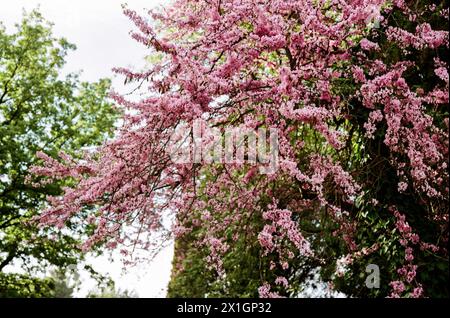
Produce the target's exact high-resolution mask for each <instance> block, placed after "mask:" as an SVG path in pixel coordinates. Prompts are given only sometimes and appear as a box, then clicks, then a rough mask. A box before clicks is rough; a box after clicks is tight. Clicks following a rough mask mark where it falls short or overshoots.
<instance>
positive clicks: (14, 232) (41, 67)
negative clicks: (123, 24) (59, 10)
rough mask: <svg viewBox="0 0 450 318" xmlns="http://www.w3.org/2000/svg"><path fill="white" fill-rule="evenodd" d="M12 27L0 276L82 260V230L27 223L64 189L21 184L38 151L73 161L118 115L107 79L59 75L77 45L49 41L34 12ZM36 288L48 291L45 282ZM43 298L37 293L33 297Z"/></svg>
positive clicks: (0, 110) (2, 105) (1, 174)
mask: <svg viewBox="0 0 450 318" xmlns="http://www.w3.org/2000/svg"><path fill="white" fill-rule="evenodd" d="M16 28H17V30H16V32H15V33H13V34H8V33H7V32H6V30H5V28H4V27H3V26H2V25H1V24H0V149H1V151H0V271H1V270H2V269H3V268H4V267H5V266H6V265H8V264H12V263H16V264H20V265H21V267H22V269H23V270H24V271H25V272H26V273H27V274H28V275H33V274H35V273H38V272H44V271H45V270H46V268H47V266H48V265H55V266H56V267H64V266H67V265H69V264H75V263H77V262H78V261H79V260H81V259H82V255H81V253H80V250H79V248H78V245H79V239H80V237H81V236H82V235H83V231H84V230H82V229H81V228H79V227H77V225H76V224H70V226H69V230H68V231H65V232H64V233H63V232H61V231H59V230H57V229H41V228H38V227H37V226H36V225H35V224H33V223H30V222H29V221H30V220H31V219H32V218H33V217H34V216H36V215H38V214H39V212H40V211H41V210H42V208H44V202H45V198H46V197H47V196H48V195H57V194H59V193H60V191H61V186H64V184H62V183H52V184H48V185H46V186H45V187H42V188H36V187H33V185H32V184H31V183H30V182H27V180H26V179H27V176H28V173H29V168H30V166H32V165H35V164H37V163H38V161H37V159H36V152H38V151H43V152H45V153H47V154H50V155H52V156H57V154H58V153H59V152H60V151H63V152H65V153H68V154H71V155H74V156H77V152H76V151H77V150H80V149H83V148H87V147H92V146H95V145H99V144H100V143H101V142H102V141H104V140H105V138H107V137H108V136H110V135H111V134H112V131H113V124H114V122H115V120H116V118H117V112H116V111H115V110H114V108H113V106H112V104H111V103H110V102H109V101H108V100H107V98H106V97H107V93H108V90H109V87H110V81H109V80H108V79H101V80H99V81H98V82H95V83H88V82H81V81H80V80H79V78H78V76H77V75H75V74H69V75H66V76H63V75H62V72H61V71H62V68H63V66H64V64H65V57H66V55H67V53H68V52H69V51H70V50H73V49H75V46H74V45H73V44H70V43H69V42H68V41H67V40H65V39H64V38H61V39H57V38H54V37H53V35H52V31H51V24H50V23H48V22H47V21H45V20H44V18H43V17H42V16H41V15H40V13H39V12H37V11H33V12H31V13H29V14H25V15H24V17H23V20H22V22H21V23H20V24H17V25H16ZM11 277H14V279H9V278H8V279H9V280H8V286H9V287H8V288H12V287H11V286H13V285H14V282H17V283H18V285H17V288H22V287H23V286H25V285H26V284H28V283H30V284H32V285H30V288H31V286H35V285H36V284H38V283H39V282H41V281H40V280H37V279H34V278H31V277H30V278H26V277H27V276H24V275H22V276H11ZM3 282H6V280H4V279H3V280H2V283H1V284H0V288H3V289H4V286H6V285H4V284H3ZM42 283H43V285H42V286H43V287H42V288H43V289H42V290H43V291H46V290H47V289H46V288H47V287H48V284H47V281H46V280H44V281H42ZM20 286H22V287H20ZM11 290H15V289H11ZM30 290H35V291H36V290H38V289H36V288H34V289H33V288H32V289H29V290H28V291H29V294H27V293H24V294H23V295H24V296H25V297H28V296H33V295H32V292H31V291H30ZM2 295H9V294H8V293H3V294H2ZM17 295H21V294H20V292H19V291H17ZM42 295H44V292H42V291H39V292H36V295H35V296H42Z"/></svg>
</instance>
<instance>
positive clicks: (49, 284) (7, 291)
mask: <svg viewBox="0 0 450 318" xmlns="http://www.w3.org/2000/svg"><path fill="white" fill-rule="evenodd" d="M53 290H54V282H53V280H52V279H50V278H45V279H40V278H35V277H30V276H29V275H20V274H4V273H0V298H5V297H8V298H18V297H20V298H25V297H26V298H29V297H53Z"/></svg>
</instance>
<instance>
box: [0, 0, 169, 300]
mask: <svg viewBox="0 0 450 318" xmlns="http://www.w3.org/2000/svg"><path fill="white" fill-rule="evenodd" d="M164 2H167V0H128V1H127V0H0V21H2V22H3V24H4V25H5V26H6V28H7V30H8V31H12V30H13V26H14V24H15V23H17V22H19V21H20V19H21V17H22V10H23V9H26V10H27V11H30V10H32V9H34V8H37V7H38V6H40V11H41V13H42V14H43V16H44V17H45V18H46V19H47V20H50V21H51V22H53V23H54V28H53V30H54V34H55V35H56V36H58V37H61V36H64V37H66V38H67V39H68V40H69V42H71V43H74V44H76V46H77V50H76V51H75V52H71V53H70V54H69V55H68V57H67V65H66V67H65V69H64V71H65V72H77V71H80V70H82V71H83V73H82V75H81V79H82V80H87V81H96V80H98V79H99V78H102V77H110V78H112V77H113V74H112V72H111V68H113V67H118V66H122V67H124V66H129V67H133V68H138V69H139V68H141V67H142V66H143V65H144V56H145V53H146V51H145V48H144V47H143V46H141V45H140V44H139V43H137V42H135V41H134V40H133V39H131V38H130V36H129V31H130V30H131V29H132V28H133V25H132V23H131V22H130V21H129V20H128V19H127V18H126V17H125V16H123V14H122V10H121V4H122V3H127V4H128V5H129V7H130V8H132V9H135V10H137V11H138V12H145V10H144V9H148V8H151V7H154V6H156V5H160V4H161V3H164ZM122 82H123V79H122V78H116V79H114V80H113V86H114V88H115V89H116V90H117V91H122V92H123V89H124V88H123V87H122ZM172 254H173V245H171V246H169V247H168V248H166V249H165V250H164V251H163V252H162V253H161V254H160V255H159V256H158V257H157V258H156V259H155V260H154V261H153V262H152V263H151V264H141V265H139V266H138V267H136V268H131V269H129V270H128V273H127V274H125V275H123V274H121V267H122V266H121V263H120V261H119V260H117V261H115V262H113V263H111V262H109V261H108V260H107V259H106V258H99V259H95V260H92V261H93V263H94V265H95V267H94V268H96V269H98V270H101V271H102V272H104V273H107V272H109V273H110V274H111V275H112V277H113V278H114V280H115V281H116V284H117V286H118V287H119V288H122V289H125V288H127V289H132V290H135V291H136V292H137V293H138V294H139V296H140V297H164V296H165V288H166V285H167V283H168V281H169V276H170V264H171V260H172ZM88 287H89V286H85V287H84V289H83V291H82V292H81V294H83V292H85V291H86V288H88Z"/></svg>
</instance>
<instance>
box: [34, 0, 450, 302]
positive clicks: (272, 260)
mask: <svg viewBox="0 0 450 318" xmlns="http://www.w3.org/2000/svg"><path fill="white" fill-rule="evenodd" d="M124 13H125V14H126V15H127V16H128V17H129V18H130V19H131V20H132V21H133V22H134V23H135V24H136V27H137V30H136V32H134V33H132V37H133V38H134V39H136V40H137V41H138V42H140V43H141V44H143V45H145V46H147V47H148V48H149V52H151V54H154V55H153V56H155V58H154V63H153V65H152V66H151V67H149V68H148V69H147V70H145V71H143V72H132V71H130V70H128V69H125V68H117V69H116V72H118V73H120V74H123V75H124V76H125V77H126V81H127V82H128V81H131V82H133V81H134V82H138V83H140V85H141V86H142V85H143V84H144V83H145V85H146V86H145V87H146V88H148V94H147V95H146V96H144V98H142V99H141V100H139V101H136V100H133V99H129V98H127V97H126V96H121V95H118V94H114V95H113V97H114V99H115V101H116V103H117V104H118V105H121V106H122V107H123V108H124V109H126V110H127V111H126V112H124V114H123V116H122V120H123V123H124V124H123V125H122V126H121V127H120V129H119V131H118V134H117V136H116V137H115V138H114V139H113V140H111V141H110V142H108V143H107V144H105V145H103V146H102V147H101V148H99V149H98V150H97V151H96V152H95V153H94V154H87V155H86V156H84V157H83V158H82V159H81V160H76V159H73V158H72V157H69V156H65V155H64V156H60V157H59V158H58V157H55V156H53V155H52V154H49V155H45V154H41V158H43V159H44V164H43V165H42V166H38V167H34V168H33V171H34V173H36V174H37V175H39V176H41V177H42V178H43V180H44V181H54V180H66V179H67V178H69V179H70V180H72V181H73V182H74V184H73V187H68V188H65V189H64V194H63V195H61V196H58V195H57V196H53V197H52V198H51V199H50V202H51V205H52V206H51V207H50V208H49V209H47V210H46V211H45V212H44V213H42V214H41V216H40V221H41V223H42V224H45V225H50V226H62V225H63V224H69V225H70V224H71V222H72V220H74V219H77V218H79V217H80V215H83V213H84V212H85V211H87V210H92V209H94V208H95V209H97V208H98V209H97V210H96V211H97V213H95V214H94V213H91V214H90V215H91V217H90V222H89V225H92V226H93V228H94V230H93V232H92V235H90V236H89V238H88V239H87V240H86V241H85V243H84V247H85V248H86V249H89V248H91V247H93V246H96V244H98V243H99V242H107V246H109V247H111V248H115V247H116V246H121V248H122V253H123V254H124V255H127V254H128V253H131V252H133V251H134V250H135V248H139V247H140V248H143V249H145V250H148V249H150V248H152V246H153V244H154V243H155V239H161V237H167V235H170V234H171V235H173V237H174V238H175V242H176V250H175V258H174V262H173V266H174V268H173V273H172V280H171V283H170V288H169V296H200V297H204V296H211V295H212V296H226V297H227V296H234V297H236V296H238V297H246V296H260V297H279V296H288V297H296V296H298V295H300V293H302V292H304V286H305V284H306V282H307V281H308V279H309V278H310V276H311V275H312V273H314V272H317V271H318V272H319V274H320V279H321V280H322V281H323V282H325V283H327V284H328V286H329V288H330V289H332V290H335V291H340V292H344V293H345V294H346V295H348V296H355V297H448V295H449V290H448V281H449V273H448V263H449V260H448V234H449V229H448V219H449V212H448V195H449V188H448V181H449V180H448V163H447V161H448V128H449V127H448V124H449V121H448V102H449V98H448V93H447V90H448V83H449V79H448V65H447V62H446V56H447V54H448V46H449V37H448V31H447V28H448V1H408V0H393V1H391V0H388V1H384V0H342V1H329V0H304V1H303V0H301V1H290V0H271V1H261V0H241V1H235V0H213V1H210V0H209V1H207V0H199V1H192V0H177V1H174V3H171V4H170V5H169V7H168V8H167V9H166V10H163V11H157V10H156V11H150V13H149V16H145V17H144V16H140V15H139V14H137V13H136V12H135V11H133V10H131V9H128V8H127V7H125V8H124ZM151 21H152V22H151ZM199 122H200V123H199ZM182 127H188V132H189V133H188V134H187V135H186V138H188V139H187V140H188V141H192V143H193V145H194V149H191V150H192V152H191V153H189V152H188V154H190V155H191V160H187V161H183V162H179V161H175V162H174V160H173V159H174V158H173V150H174V149H173V148H172V147H169V146H168V145H170V144H171V141H173V138H174V137H175V139H176V140H178V141H179V140H180V139H182V138H183V136H180V132H179V131H178V129H179V128H182ZM233 127H234V128H238V132H243V131H245V132H248V133H249V135H251V133H255V132H256V131H259V129H265V131H266V132H269V131H274V132H276V137H277V140H276V144H275V143H274V144H273V145H274V147H270V148H269V149H270V151H271V156H272V157H271V158H272V159H273V160H274V161H270V160H269V161H267V160H251V155H250V154H248V155H247V157H246V156H245V155H244V156H243V159H244V160H228V161H227V158H223V157H222V158H218V159H217V158H216V159H217V160H214V158H213V159H211V157H210V155H211V153H210V151H209V150H210V149H211V145H212V144H215V145H217V144H222V143H223V142H225V147H226V134H227V129H231V128H233ZM213 128H215V129H216V130H215V131H216V132H218V137H217V136H215V135H214V134H213V133H211V131H212V129H213ZM193 135H194V137H193V138H192V136H193ZM189 137H191V139H193V140H189ZM250 142H251V138H250V137H248V136H247V137H244V138H243V139H242V140H241V143H242V144H247V145H250ZM181 145H183V143H181ZM262 145H264V146H268V145H267V144H265V140H263V142H262ZM233 147H234V148H233ZM233 147H232V148H231V150H229V149H228V150H229V151H228V155H230V156H231V157H232V159H233V158H236V157H237V153H238V148H239V147H238V146H237V145H236V144H234V145H233ZM248 148H252V146H248ZM198 149H202V151H203V150H204V149H206V151H204V152H202V153H201V154H200V155H199V152H198ZM265 149H266V150H267V147H265ZM225 151H227V150H225ZM235 155H236V156H235ZM228 159H229V158H228ZM271 164H276V165H275V166H271ZM269 168H275V169H269ZM170 218H172V219H173V220H174V226H173V228H172V229H171V231H169V229H168V228H167V227H166V224H167V222H166V220H167V219H170ZM369 265H375V266H376V268H378V270H379V274H380V277H379V279H380V281H381V283H380V284H379V286H376V287H374V286H369V284H367V276H368V273H367V269H368V268H369V267H368V266H369Z"/></svg>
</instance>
